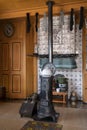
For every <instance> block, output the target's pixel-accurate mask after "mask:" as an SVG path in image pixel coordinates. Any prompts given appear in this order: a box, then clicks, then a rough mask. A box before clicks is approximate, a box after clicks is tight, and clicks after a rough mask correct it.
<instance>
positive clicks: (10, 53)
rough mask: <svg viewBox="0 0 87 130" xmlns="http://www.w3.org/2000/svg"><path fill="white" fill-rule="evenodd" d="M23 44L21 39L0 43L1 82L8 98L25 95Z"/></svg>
mask: <svg viewBox="0 0 87 130" xmlns="http://www.w3.org/2000/svg"><path fill="white" fill-rule="evenodd" d="M23 44H24V43H23V41H21V40H15V41H10V42H3V43H1V45H2V82H3V83H2V84H3V86H5V87H6V93H7V97H9V98H24V97H25V95H26V87H25V78H26V77H25V65H24V64H25V59H24V45H23Z"/></svg>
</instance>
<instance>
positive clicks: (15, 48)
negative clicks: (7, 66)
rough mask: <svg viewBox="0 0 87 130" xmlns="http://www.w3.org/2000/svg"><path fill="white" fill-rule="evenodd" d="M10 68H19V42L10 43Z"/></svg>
mask: <svg viewBox="0 0 87 130" xmlns="http://www.w3.org/2000/svg"><path fill="white" fill-rule="evenodd" d="M12 70H21V43H19V42H14V43H12Z"/></svg>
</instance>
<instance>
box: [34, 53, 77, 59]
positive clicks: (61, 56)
mask: <svg viewBox="0 0 87 130" xmlns="http://www.w3.org/2000/svg"><path fill="white" fill-rule="evenodd" d="M33 56H36V57H40V58H48V55H45V54H44V55H39V54H37V53H33ZM76 56H78V54H53V58H68V57H76Z"/></svg>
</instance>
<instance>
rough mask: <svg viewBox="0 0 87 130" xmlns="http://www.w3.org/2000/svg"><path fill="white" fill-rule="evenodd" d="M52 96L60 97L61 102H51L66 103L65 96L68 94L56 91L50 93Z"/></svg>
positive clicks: (54, 100)
mask: <svg viewBox="0 0 87 130" xmlns="http://www.w3.org/2000/svg"><path fill="white" fill-rule="evenodd" d="M52 94H53V96H62V100H59V99H57V98H56V99H53V102H56V103H66V96H68V93H67V92H56V91H53V92H52Z"/></svg>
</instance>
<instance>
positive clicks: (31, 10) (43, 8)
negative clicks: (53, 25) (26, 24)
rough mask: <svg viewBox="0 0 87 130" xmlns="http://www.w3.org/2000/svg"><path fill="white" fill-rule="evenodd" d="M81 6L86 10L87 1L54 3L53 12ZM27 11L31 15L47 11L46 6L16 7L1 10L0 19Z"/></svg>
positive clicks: (23, 14)
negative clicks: (14, 8)
mask: <svg viewBox="0 0 87 130" xmlns="http://www.w3.org/2000/svg"><path fill="white" fill-rule="evenodd" d="M81 6H83V7H84V8H85V10H86V11H87V2H86V1H83V2H81V1H80V2H78V3H77V2H72V3H65V4H55V5H54V7H53V13H54V14H55V13H57V14H58V13H59V12H60V10H61V9H63V11H64V12H67V13H68V12H70V10H71V8H74V10H75V11H79V9H80V7H81ZM27 12H29V13H30V15H31V16H33V15H35V13H36V12H38V13H39V14H40V15H43V14H44V12H48V7H47V6H41V7H35V8H25V9H20V10H19V9H16V10H10V11H9V10H3V11H2V12H0V19H7V18H18V17H26V13H27Z"/></svg>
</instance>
